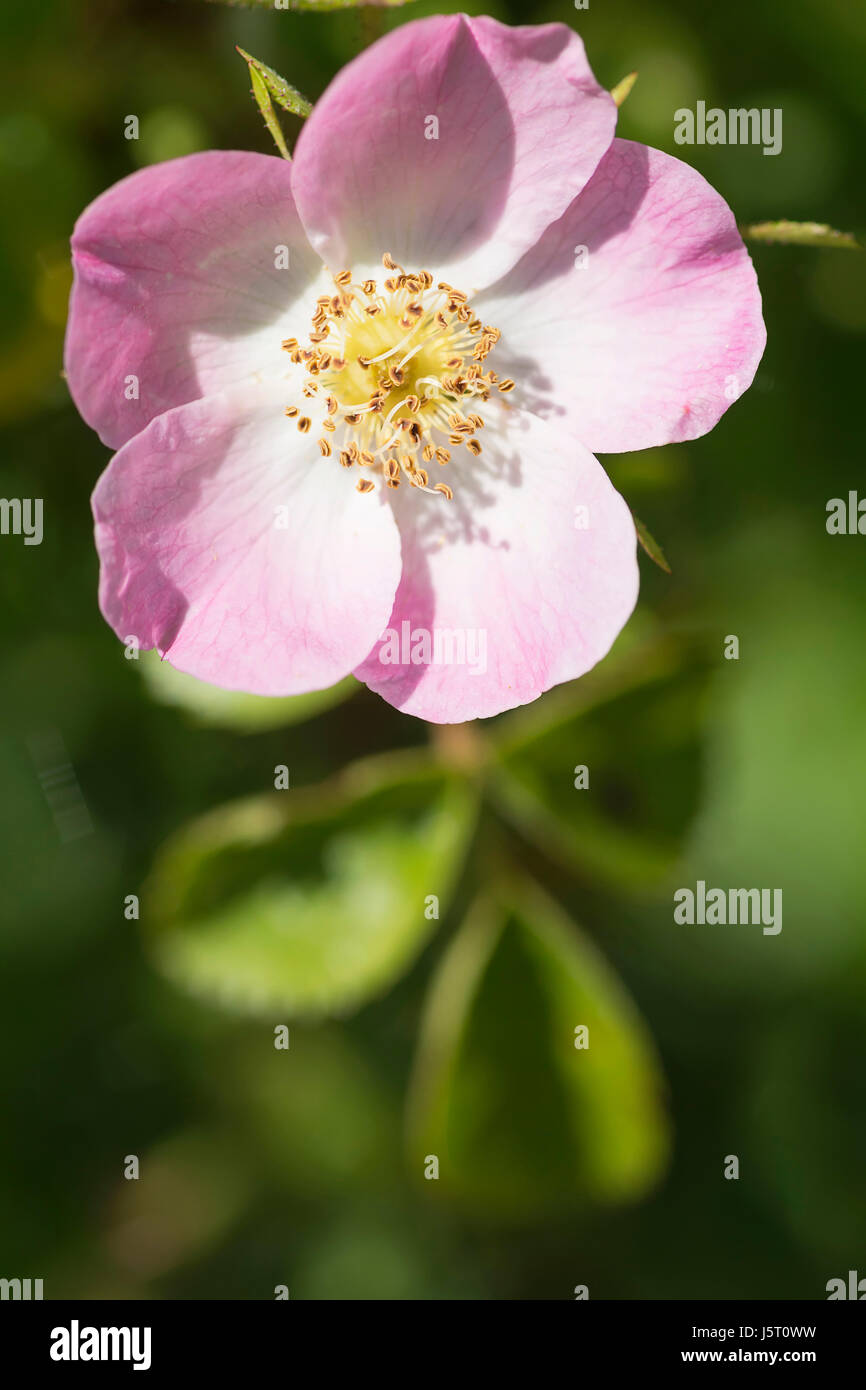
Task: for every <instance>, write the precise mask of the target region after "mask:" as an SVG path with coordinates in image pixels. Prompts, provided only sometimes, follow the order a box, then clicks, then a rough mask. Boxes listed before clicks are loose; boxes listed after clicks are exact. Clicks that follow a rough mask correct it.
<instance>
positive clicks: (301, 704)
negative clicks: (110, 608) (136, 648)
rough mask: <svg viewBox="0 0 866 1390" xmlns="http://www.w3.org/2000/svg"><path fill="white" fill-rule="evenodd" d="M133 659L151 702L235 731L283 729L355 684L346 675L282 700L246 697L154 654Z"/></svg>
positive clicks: (324, 707)
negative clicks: (176, 666)
mask: <svg viewBox="0 0 866 1390" xmlns="http://www.w3.org/2000/svg"><path fill="white" fill-rule="evenodd" d="M138 660H139V662H140V666H141V674H142V675H143V677H144V680H145V684H146V685H147V687H148V689H149V691H150V693H151V694H152V696H153V698H154V699H155V700H159V701H160V702H161V703H162V704H165V705H175V706H177V708H178V709H182V710H186V711H187V713H188V714H189V715H190V717H191V718H192V719H193V720H194V721H195V722H196V723H197V724H204V725H209V726H212V727H214V728H221V729H235V730H236V731H237V732H238V733H240V734H249V733H257V732H260V731H261V730H262V729H283V728H285V727H286V726H287V725H289V724H297V723H299V722H300V721H301V720H304V719H311V718H312V717H313V715H314V714H321V713H323V712H324V711H325V710H327V709H331V708H332V706H334V705H338V704H340V702H341V701H342V700H347V699H348V698H349V697H350V696H351V695H352V694H354V692H355V691H356V690H357V688H358V686H357V682H356V681H354V680H353V679H352V677H351V676H349V677H347V679H346V680H344V681H340V683H339V684H338V685H332V686H331V687H330V689H329V690H314V691H311V692H310V694H309V695H287V696H285V697H284V698H279V697H270V696H267V695H246V694H244V693H243V691H239V690H221V689H220V687H219V686H216V685H208V684H206V682H205V681H200V680H196V678H195V676H188V675H186V674H185V673H184V672H183V671H177V670H175V668H174V666H172V665H171V663H170V662H168V661H163V660H161V659H160V657H159V655H158V654H157V653H156V652H142V654H141V655H140V656H139V658H138Z"/></svg>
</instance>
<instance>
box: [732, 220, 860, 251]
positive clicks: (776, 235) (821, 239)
mask: <svg viewBox="0 0 866 1390" xmlns="http://www.w3.org/2000/svg"><path fill="white" fill-rule="evenodd" d="M740 235H741V236H742V237H743V238H744V239H745V240H746V241H765V242H770V243H771V244H778V245H780V246H832V247H839V248H840V249H842V250H845V251H862V249H863V247H862V245H861V244H860V242H859V241H858V240H857V238H856V237H855V236H854V234H853V233H852V232H837V231H835V230H834V229H833V228H832V227H828V226H827V224H826V223H824V222H787V221H785V220H784V219H783V220H781V221H779V222H754V223H752V224H751V225H750V226H747V227H741V228H740Z"/></svg>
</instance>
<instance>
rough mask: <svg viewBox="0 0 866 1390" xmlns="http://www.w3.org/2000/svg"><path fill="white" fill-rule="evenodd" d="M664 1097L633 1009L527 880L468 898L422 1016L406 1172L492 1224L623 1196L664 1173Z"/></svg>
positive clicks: (637, 1193) (615, 982) (631, 1195)
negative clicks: (580, 1039) (473, 900)
mask: <svg viewBox="0 0 866 1390" xmlns="http://www.w3.org/2000/svg"><path fill="white" fill-rule="evenodd" d="M581 1026H584V1027H586V1029H587V1030H588V1032H587V1041H588V1046H587V1047H585V1048H578V1047H576V1046H575V1041H576V1032H575V1030H576V1029H578V1028H580V1027H581ZM662 1091H663V1084H662V1077H661V1072H660V1068H659V1064H658V1061H657V1058H656V1056H655V1052H654V1049H653V1046H652V1043H651V1040H650V1038H649V1036H648V1034H647V1032H646V1029H645V1027H644V1024H643V1022H642V1020H641V1019H640V1017H639V1015H638V1014H637V1011H636V1009H635V1007H634V1005H633V1003H632V1001H631V1000H630V999H629V997H628V995H627V994H626V992H625V990H624V989H623V987H622V985H621V984H620V982H619V981H618V980H617V979H616V977H615V976H614V974H613V973H612V971H611V970H610V968H609V966H608V965H607V964H606V963H605V961H604V960H603V959H602V958H601V956H600V955H599V954H598V952H597V951H596V950H595V948H594V947H593V946H592V945H591V943H590V942H589V941H588V940H587V939H586V938H585V937H584V936H583V935H582V934H581V933H580V932H579V930H578V929H577V927H576V926H575V925H574V924H573V923H572V922H570V921H569V920H568V919H567V918H566V917H565V916H564V915H563V914H562V912H561V911H560V910H559V909H558V908H557V907H556V906H555V904H553V903H552V902H551V901H550V900H549V899H548V898H547V897H546V896H545V895H544V894H542V893H541V891H540V890H539V889H538V888H537V887H536V886H535V885H533V884H530V883H528V882H527V881H526V880H520V881H516V880H515V881H508V882H507V883H505V884H502V885H501V886H500V887H499V889H498V893H497V898H496V900H492V899H485V900H483V901H482V902H480V903H478V904H476V907H475V909H474V911H473V913H472V914H471V915H470V917H469V919H468V920H467V922H466V923H465V925H464V926H463V927H462V928H461V930H460V932H459V933H458V934H457V936H456V937H455V939H454V941H453V943H452V944H451V947H450V949H449V951H448V953H447V954H446V957H445V959H444V961H443V963H442V966H441V969H440V972H439V975H438V977H437V979H436V980H435V982H434V985H433V988H432V991H431V996H430V1000H429V1005H428V1009H427V1013H426V1017H425V1020H424V1025H423V1029H422V1035H421V1041H420V1045H419V1054H418V1060H417V1065H416V1070H415V1075H414V1078H413V1084H412V1091H411V1095H410V1108H409V1141H410V1150H411V1162H412V1166H413V1168H415V1170H416V1171H422V1170H423V1164H424V1162H425V1160H426V1158H427V1156H428V1155H434V1154H435V1155H436V1157H437V1158H438V1160H439V1183H438V1186H437V1191H439V1192H441V1193H442V1194H443V1195H447V1196H452V1197H457V1198H460V1199H462V1200H465V1201H468V1202H471V1203H472V1204H473V1207H474V1208H476V1209H478V1208H480V1209H482V1210H487V1211H493V1212H494V1213H495V1214H497V1215H498V1216H503V1215H504V1216H514V1217H518V1218H524V1217H535V1216H537V1215H538V1214H539V1213H543V1212H549V1211H551V1210H555V1209H557V1208H559V1207H562V1206H572V1205H581V1204H586V1203H591V1202H601V1203H607V1202H621V1201H627V1200H630V1199H633V1198H636V1197H638V1196H640V1195H641V1194H642V1193H644V1192H645V1191H646V1190H647V1188H648V1187H649V1186H651V1185H652V1183H653V1182H655V1181H656V1180H657V1178H658V1177H659V1175H660V1173H661V1171H662V1169H663V1167H664V1164H665V1160H666V1155H667V1150H668V1136H667V1123H666V1118H665V1114H664V1109H663V1104H662V1099H661V1097H662Z"/></svg>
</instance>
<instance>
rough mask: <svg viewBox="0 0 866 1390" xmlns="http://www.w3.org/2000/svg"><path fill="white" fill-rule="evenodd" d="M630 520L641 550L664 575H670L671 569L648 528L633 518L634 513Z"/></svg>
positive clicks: (638, 519)
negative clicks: (632, 521) (632, 522)
mask: <svg viewBox="0 0 866 1390" xmlns="http://www.w3.org/2000/svg"><path fill="white" fill-rule="evenodd" d="M632 518H633V520H634V525H635V530H636V531H637V538H638V540H639V542H640V545H641V549H642V550H643V551H645V552H646V554H647V555H648V556H649V557H650V559H651V560H653V561H654V562H655V564H657V565H658V567H659V569H660V570H664V572H665V574H670V573H671V567H670V565H669V564H668V562H667V559H666V557H665V553H664V551H663V550H662V548H661V546H660V545H659V543H658V541H657V540H656V538H655V536H654V535H653V534H652V532H651V531H650V530H649V528H648V527H647V526H645V525H644V523H643V522H642V521H641V520H640V518H639V517H637V516H635V514H634V512H632Z"/></svg>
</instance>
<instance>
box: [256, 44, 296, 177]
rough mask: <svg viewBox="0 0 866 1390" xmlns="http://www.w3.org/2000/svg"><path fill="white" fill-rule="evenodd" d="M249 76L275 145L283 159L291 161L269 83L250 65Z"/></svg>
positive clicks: (257, 103) (257, 102)
mask: <svg viewBox="0 0 866 1390" xmlns="http://www.w3.org/2000/svg"><path fill="white" fill-rule="evenodd" d="M249 74H250V82H251V83H252V90H253V96H254V97H255V99H256V105H257V106H258V108H259V110H260V111H261V113H262V116H263V117H264V121H265V125H266V126H267V128H268V130H269V131H270V133H271V135H272V137H273V141H274V144H275V145H276V147H277V149H278V150H279V152H280V154H281V155H282V156H283V159H291V157H292V156H291V155H290V154H289V147H288V145H287V144H286V137H285V136H284V135H283V132H282V129H281V127H280V123H279V121H278V120H277V115H276V112H275V111H274V108H273V104H272V102H271V98H270V94H269V92H268V87H267V83H266V82H265V79H264V78H263V77H262V74H261V73H260V72H259V70H258V68H254V67H253V66H252V65H250V67H249Z"/></svg>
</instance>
